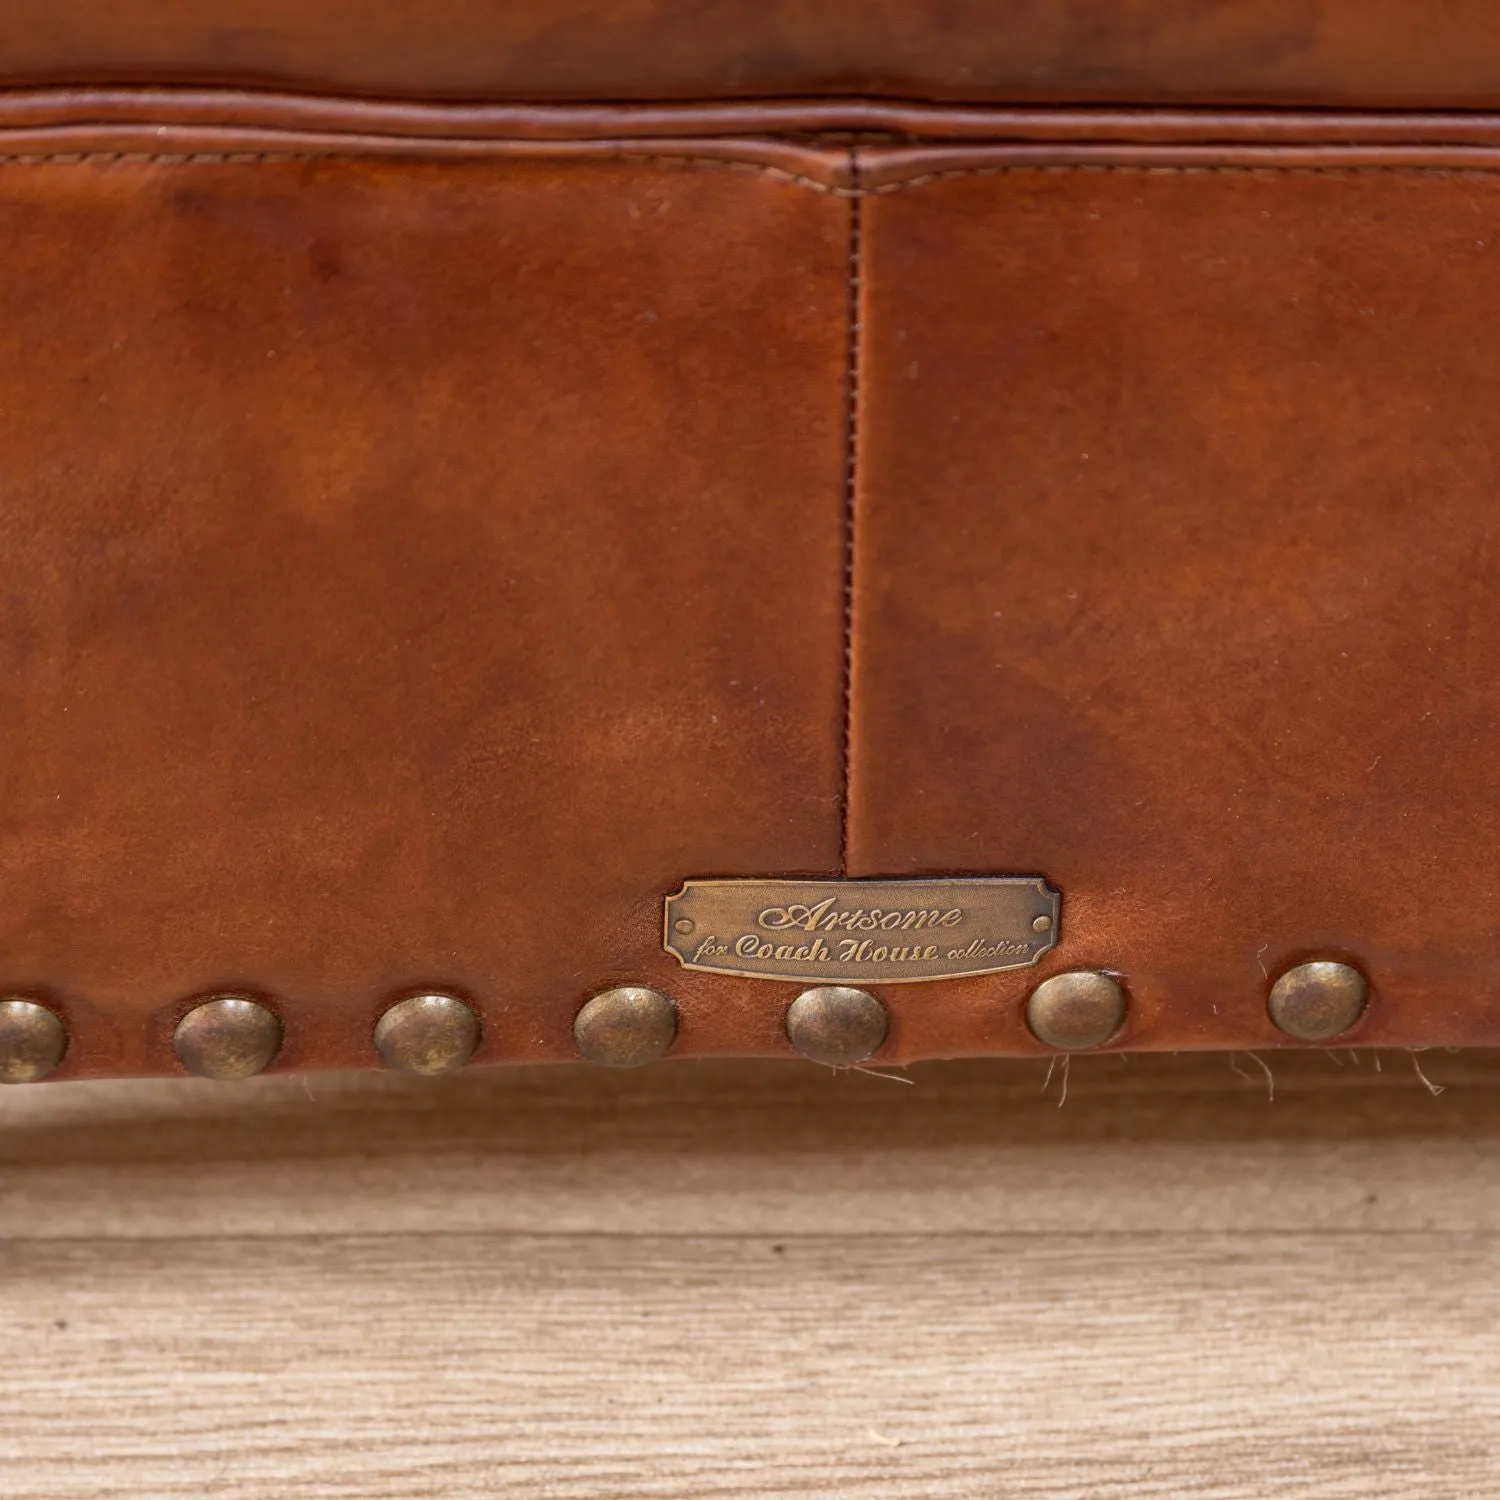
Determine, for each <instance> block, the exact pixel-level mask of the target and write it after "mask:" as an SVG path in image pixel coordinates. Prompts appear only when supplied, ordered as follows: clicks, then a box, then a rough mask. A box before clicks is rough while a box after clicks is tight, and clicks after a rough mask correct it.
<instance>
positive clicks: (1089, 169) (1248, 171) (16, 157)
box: [0, 142, 1500, 198]
mask: <svg viewBox="0 0 1500 1500" xmlns="http://www.w3.org/2000/svg"><path fill="white" fill-rule="evenodd" d="M424 144H429V143H424ZM430 144H432V145H433V147H434V151H433V155H431V156H414V155H413V156H406V155H399V154H395V153H392V154H389V155H388V154H387V153H385V152H382V151H379V150H374V149H365V150H357V149H353V148H350V149H347V150H316V151H164V152H142V151H57V152H45V151H43V152H15V153H9V154H0V166H75V165H82V164H85V163H89V162H129V163H134V164H141V165H152V166H205V165H209V166H211V165H221V166H222V165H236V166H250V165H262V164H265V163H271V162H292V161H365V160H375V161H379V160H387V159H389V160H394V161H400V162H401V163H402V164H403V165H407V166H427V165H439V164H444V165H452V164H453V163H451V162H448V163H443V162H441V151H442V146H441V144H440V143H430ZM465 144H481V145H483V144H493V143H491V142H465ZM983 149H993V148H988V147H987V148H983ZM1165 149H1170V148H1165ZM548 155H549V153H548V152H547V151H545V150H537V151H536V152H535V153H532V154H529V155H528V154H525V153H507V154H504V155H502V154H500V153H497V154H496V157H495V158H494V159H495V160H496V161H511V162H514V161H518V160H528V159H535V160H543V159H546V158H547V157H548ZM1496 157H1497V160H1496V165H1495V166H1493V167H1489V166H1474V165H1472V164H1471V165H1466V166H1440V165H1432V166H1421V165H1416V164H1413V163H1406V162H1402V163H1397V162H1392V163H1388V164H1380V163H1370V164H1365V165H1351V166H1346V167H1338V166H1322V167H1319V166H1299V165H1296V164H1291V163H1288V164H1286V165H1282V164H1280V163H1275V162H1265V163H1256V164H1253V165H1228V164H1225V165H1213V164H1196V163H1194V164H1189V163H1166V164H1162V165H1160V166H1157V165H1153V164H1150V163H1120V162H1057V163H1039V162H1015V163H1006V164H1003V165H996V166H987V167H956V168H952V169H950V170H944V171H939V172H926V173H923V174H921V175H919V176H916V177H911V178H906V179H904V180H903V181H900V182H887V183H881V184H878V185H877V186H874V187H840V186H838V185H837V184H834V183H826V182H819V181H818V180H817V179H816V178H815V177H809V176H806V175H805V174H803V173H799V172H789V171H787V170H786V169H785V168H783V167H773V166H767V165H765V164H763V163H759V162H741V161H726V160H725V159H723V158H722V157H713V156H692V155H688V154H686V153H683V154H677V153H675V152H634V151H626V152H610V153H607V154H601V155H599V156H586V155H585V156H579V157H575V158H571V159H573V160H577V161H595V162H634V163H671V164H676V165H681V166H699V167H709V168H715V169H717V170H720V171H729V172H750V173H754V174H755V175H757V176H761V177H768V178H770V179H772V180H773V181H776V182H783V183H787V184H789V185H791V186H794V187H804V188H808V189H810V190H811V191H813V192H815V193H821V194H823V195H825V196H827V197H833V198H874V197H884V196H888V195H890V194H892V193H900V192H905V191H907V190H908V189H911V188H917V187H924V186H926V185H927V184H929V183H934V182H952V181H956V180H959V179H961V178H966V177H998V176H1006V175H1018V174H1027V173H1029V174H1032V175H1037V176H1052V175H1059V174H1064V173H1115V174H1122V175H1136V176H1143V177H1163V176H1208V175H1220V176H1244V177H1258V176H1265V175H1268V174H1276V175H1278V176H1305V177H1332V178H1357V177H1363V176H1369V175H1371V174H1379V175H1382V176H1409V177H1440V176H1446V177H1490V176H1494V175H1495V174H1496V173H1500V148H1497V150H1496ZM463 164H464V165H476V164H478V163H476V161H475V160H474V159H473V158H469V159H467V160H466V161H465V162H464V163H463Z"/></svg>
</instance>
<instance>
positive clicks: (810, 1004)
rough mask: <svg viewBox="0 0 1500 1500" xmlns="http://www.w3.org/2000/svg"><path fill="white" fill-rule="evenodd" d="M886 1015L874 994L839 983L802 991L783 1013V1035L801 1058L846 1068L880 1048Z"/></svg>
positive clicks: (883, 1039)
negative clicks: (784, 1029) (784, 1021)
mask: <svg viewBox="0 0 1500 1500" xmlns="http://www.w3.org/2000/svg"><path fill="white" fill-rule="evenodd" d="M890 1024H891V1020H890V1016H889V1015H888V1014H887V1013H886V1008H885V1006H883V1005H882V1004H881V1003H880V1001H878V1000H877V999H876V998H875V997H874V995H867V994H866V993H865V992H864V991H863V990H851V989H847V988H845V987H844V986H843V985H836V984H833V985H823V986H820V987H819V988H818V989H813V990H803V992H802V993H801V994H800V995H798V996H797V998H796V999H795V1000H793V1001H792V1003H791V1005H790V1006H789V1007H788V1008H787V1013H786V1034H787V1037H788V1039H789V1040H790V1041H791V1044H792V1046H794V1047H795V1048H796V1049H797V1050H798V1051H799V1052H800V1053H801V1054H802V1055H803V1057H806V1058H810V1059H811V1060H812V1061H813V1062H820V1063H827V1064H828V1066H829V1067H831V1068H847V1067H850V1066H852V1065H853V1064H854V1063H857V1062H863V1061H864V1060H865V1058H867V1057H869V1056H870V1055H871V1054H872V1053H874V1052H877V1051H878V1050H879V1049H880V1046H881V1044H882V1043H883V1042H884V1041H885V1036H886V1032H887V1031H888V1030H889V1029H890Z"/></svg>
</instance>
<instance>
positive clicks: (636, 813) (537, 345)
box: [0, 160, 848, 1076]
mask: <svg viewBox="0 0 1500 1500" xmlns="http://www.w3.org/2000/svg"><path fill="white" fill-rule="evenodd" d="M847 215H848V208H847V205H846V204H845V203H844V202H843V201H841V200H839V199H838V198H835V197H833V196H830V195H827V194H823V193H817V192H812V191H808V190H806V189H803V188H799V187H797V186H795V185H792V184H790V183H788V182H787V181H785V180H783V179H782V178H780V177H776V176H772V175H770V174H767V173H764V172H760V171H756V170H729V169H727V168H725V167H724V166H723V165H717V166H715V165H710V166H707V167H697V166H694V165H692V164H691V163H684V162H681V161H675V160H674V161H664V162H651V161H635V162H619V161H610V160H602V161H597V162H572V163H569V162H544V161H536V162H500V163H494V164H489V165H470V166H465V165H453V164H441V163H426V164H421V165H410V164H401V163H391V162H378V161H368V160H367V161H348V160H341V161H315V160H302V161H286V160H274V161H261V162H232V161H231V162H225V161H212V162H186V163H177V164H167V163H149V162H134V161H83V162H64V163H44V162H40V163H31V164H18V163H14V162H12V163H10V164H7V165H5V166H3V167H0V265H3V267H4V270H3V275H0V350H3V358H0V454H3V455H4V459H3V469H0V498H3V505H0V640H3V641H4V642H5V669H4V672H3V673H0V722H3V723H4V725H5V732H4V734H3V736H0V785H3V787H4V795H3V797H0V890H3V892H4V899H3V902H0V989H3V990H5V991H17V990H19V991H23V992H28V993H32V994H35V995H38V996H41V997H43V998H47V999H49V1000H51V1001H52V1003H54V1004H56V1005H57V1006H59V1008H61V1009H62V1010H63V1011H64V1012H65V1013H66V1015H67V1017H68V1019H69V1022H70V1025H71V1029H72V1032H73V1039H74V1041H73V1048H72V1050H71V1052H70V1054H69V1057H68V1060H67V1062H66V1064H65V1065H64V1068H63V1070H62V1072H61V1073H60V1075H59V1076H69V1075H72V1076H77V1075H81V1074H89V1073H101V1072H143V1071H145V1072H149V1071H159V1070H168V1071H170V1070H172V1069H174V1068H175V1063H174V1062H173V1060H172V1055H171V1050H170V1039H169V1038H170V1030H171V1027H172V1024H173V1022H174V1021H175V1019H176V1018H177V1016H179V1015H180V1014H181V1013H182V1011H183V1009H184V1008H185V1006H186V1004H187V1002H188V1000H189V998H190V997H192V996H194V995H196V994H201V993H203V992H206V991H212V990H219V989H234V990H246V991H250V992H252V993H260V994H263V995H265V996H267V997H268V998H269V999H270V1000H271V1001H272V1002H273V1003H274V1004H275V1005H276V1006H277V1008H278V1009H279V1010H280V1011H281V1013H282V1015H283V1019H284V1021H285V1022H286V1044H285V1048H284V1051H283V1053H282V1056H281V1058H280V1059H279V1062H278V1064H277V1066H280V1067H348V1066H356V1065H370V1064H372V1063H373V1061H374V1053H373V1051H372V1048H371V1044H370V1029H371V1024H372V1022H373V1020H374V1018H375V1016H376V1015H377V1014H378V1012H379V1010H380V1009H381V1007H382V1006H383V1005H384V1004H385V1003H387V1002H388V1001H389V1000H390V999H391V998H392V997H393V995H395V994H397V993H399V992H400V991H402V990H405V989H408V988H416V987H423V986H439V987H442V988H448V989H456V990H458V991H459V992H461V993H464V994H466V995H468V996H470V997H472V998H473V999H474V1001H475V1002H476V1004H478V1006H479V1007H480V1009H481V1012H482V1015H483V1018H484V1027H485V1032H484V1042H483V1045H482V1048H481V1052H480V1054H479V1058H480V1060H485V1059H489V1060H494V1059H498V1058H511V1057H528V1058H534V1057H549V1056H553V1057H566V1056H570V1055H572V1041H571V1035H570V1027H571V1022H572V1017H573V1015H574V1013H575V1011H576V1009H577V1007H578V1005H579V1004H580V1003H581V1002H582V1000H583V999H584V998H586V996H587V995H588V994H589V993H590V992H591V991H592V990H594V989H598V988H602V987H605V986H607V985H610V984H616V983H621V982H626V981H628V982H635V983H647V984H657V985H661V986H663V987H666V988H669V989H670V991H671V993H672V994H673V996H674V997H675V998H676V1000H677V1002H678V1004H679V1007H680V1010H681V1015H682V1030H681V1041H680V1044H679V1046H680V1049H681V1050H684V1051H688V1052H693V1051H705V1050H707V1051H713V1050H721V1051H735V1050H739V1051H773V1052H774V1051H777V1050H787V1049H786V1044H785V1042H784V1040H783V1039H782V1037H781V1034H780V1030H779V1024H780V1012H781V1009H782V1008H783V1007H784V1006H785V1003H786V1000H787V998H788V997H787V995H786V994H785V990H786V987H785V986H770V987H759V988H756V987H752V986H746V985H744V984H743V983H738V982H729V981H722V980H715V979H712V978H710V977H707V976H701V975H698V976H688V975H683V974H682V973H681V971H680V970H679V969H678V968H677V965H676V964H675V963H674V962H673V961H672V960H670V959H669V958H668V957H667V956H666V955H665V954H664V953H663V952H662V951H661V946H660V942H661V929H660V901H661V898H662V896H663V895H664V894H665V893H666V892H668V891H670V890H672V889H674V888H675V887H676V886H677V884H678V883H679V882H680V880H681V879H682V877H683V876H684V875H685V874H689V873H714V872H716V871H724V872H729V873H737V872H740V871H751V872H755V873H767V874H775V873H786V874H798V873H805V874H819V873H822V874H828V873H833V872H834V870H835V868H836V862H837V858H838V845H839V822H840V816H839V793H840V756H839V743H840V737H841V724H842V641H843V601H842V597H841V589H840V585H839V580H840V579H841V577H842V574H843V567H844V554H843V547H844V485H845V476H844V456H845V421H846V402H845V377H846V370H845V360H846V327H845V324H846V311H847Z"/></svg>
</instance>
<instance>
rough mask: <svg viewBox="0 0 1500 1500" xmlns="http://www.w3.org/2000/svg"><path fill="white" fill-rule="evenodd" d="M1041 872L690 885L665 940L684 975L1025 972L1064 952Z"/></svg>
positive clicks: (809, 977)
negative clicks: (1052, 952)
mask: <svg viewBox="0 0 1500 1500" xmlns="http://www.w3.org/2000/svg"><path fill="white" fill-rule="evenodd" d="M1059 900H1060V898H1059V896H1058V893H1057V892H1056V891H1054V890H1053V889H1051V887H1050V886H1048V884H1047V882H1046V881H1045V880H1043V879H1042V878H1041V877H1040V876H1036V875H1027V876H978V877H973V878H968V879H954V880H689V881H685V882H684V884H683V887H682V889H681V890H680V891H678V892H677V894H676V895H674V896H668V897H667V909H666V920H665V924H664V934H665V935H664V939H663V941H664V945H665V947H666V950H667V952H668V953H670V954H671V955H672V956H673V958H675V959H676V960H677V961H678V963H680V964H681V965H682V966H683V968H684V969H699V970H702V971H703V972H705V973H709V974H734V975H738V976H739V977H741V978H744V979H783V980H793V981H797V982H801V983H813V984H918V983H920V982H922V981H923V980H929V979H962V978H967V977H968V976H970V975H974V974H997V973H999V972H1000V971H1001V970H1003V969H1025V968H1030V966H1031V965H1032V964H1034V963H1036V961H1037V960H1038V959H1039V958H1041V956H1042V955H1043V954H1044V953H1047V952H1049V951H1050V950H1051V949H1053V948H1054V947H1056V946H1057V936H1058V905H1059Z"/></svg>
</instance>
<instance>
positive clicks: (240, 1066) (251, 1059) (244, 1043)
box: [172, 995, 281, 1080]
mask: <svg viewBox="0 0 1500 1500" xmlns="http://www.w3.org/2000/svg"><path fill="white" fill-rule="evenodd" d="M172 1050H173V1051H174V1052H176V1054H177V1060H178V1061H179V1062H180V1063H181V1064H182V1065H183V1067H185V1068H186V1069H187V1070H188V1072H189V1073H196V1074H197V1075H198V1076H199V1077H200V1078H216V1079H221V1080H230V1079H236V1078H250V1077H253V1076H254V1075H255V1074H256V1073H259V1072H262V1071H263V1070H264V1069H265V1068H267V1067H268V1066H269V1065H270V1063H271V1060H272V1059H273V1058H274V1057H275V1056H276V1054H277V1052H279V1051H280V1050H281V1022H280V1021H278V1020H277V1019H276V1016H275V1014H274V1013H273V1012H272V1011H271V1010H270V1009H268V1008H267V1007H266V1006H264V1005H262V1004H261V1003H260V1002H259V1001H258V1000H252V999H251V998H250V997H249V996H248V995H215V996H213V997H212V998H211V999H208V1000H204V1001H202V1002H201V1003H200V1004H198V1005H195V1006H194V1007H193V1008H192V1010H190V1011H189V1012H188V1013H187V1014H186V1015H185V1016H184V1017H183V1018H182V1019H181V1020H180V1021H179V1022H178V1023H177V1029H176V1030H175V1031H174V1032H173V1033H172Z"/></svg>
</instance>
